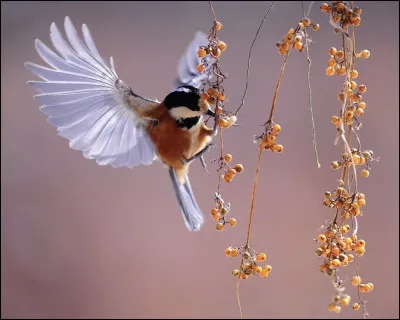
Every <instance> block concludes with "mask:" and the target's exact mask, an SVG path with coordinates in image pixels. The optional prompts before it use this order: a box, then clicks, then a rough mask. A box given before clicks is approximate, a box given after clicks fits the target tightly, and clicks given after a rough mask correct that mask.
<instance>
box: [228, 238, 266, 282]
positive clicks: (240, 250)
mask: <svg viewBox="0 0 400 320" xmlns="http://www.w3.org/2000/svg"><path fill="white" fill-rule="evenodd" d="M225 255H226V256H227V257H233V258H235V257H237V256H238V255H241V256H242V263H241V266H240V270H239V269H235V270H233V271H232V274H233V276H235V277H237V276H239V278H240V279H241V280H246V279H247V278H248V277H249V276H251V275H259V276H260V277H262V278H266V277H268V275H269V273H270V272H271V270H272V267H271V266H270V265H266V266H265V267H264V268H262V267H261V266H260V265H259V263H260V262H265V260H266V259H267V255H266V254H265V253H264V252H261V253H257V252H256V251H255V250H253V249H251V248H250V247H248V246H247V247H246V246H242V247H237V248H232V247H228V248H226V249H225Z"/></svg>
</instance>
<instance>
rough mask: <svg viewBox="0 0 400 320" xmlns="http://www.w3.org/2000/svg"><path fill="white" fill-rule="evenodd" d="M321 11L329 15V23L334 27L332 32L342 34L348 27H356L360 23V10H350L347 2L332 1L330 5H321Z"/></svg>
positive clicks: (357, 8) (356, 8)
mask: <svg viewBox="0 0 400 320" xmlns="http://www.w3.org/2000/svg"><path fill="white" fill-rule="evenodd" d="M320 8H321V10H322V11H324V12H326V13H328V14H329V15H330V22H331V24H332V25H333V26H334V27H335V29H334V32H335V33H339V32H343V30H344V29H347V28H348V27H349V26H350V25H353V26H355V27H358V26H359V25H360V23H361V17H360V15H361V12H362V10H361V8H359V7H355V8H351V7H350V6H349V5H348V2H347V1H332V5H331V6H329V5H328V4H327V3H323V4H321V7H320Z"/></svg>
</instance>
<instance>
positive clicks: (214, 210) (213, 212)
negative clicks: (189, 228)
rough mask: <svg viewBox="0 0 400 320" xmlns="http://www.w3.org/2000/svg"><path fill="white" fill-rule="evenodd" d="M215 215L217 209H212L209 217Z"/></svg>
mask: <svg viewBox="0 0 400 320" xmlns="http://www.w3.org/2000/svg"><path fill="white" fill-rule="evenodd" d="M216 214H218V209H217V208H212V209H211V215H212V216H215V215H216Z"/></svg>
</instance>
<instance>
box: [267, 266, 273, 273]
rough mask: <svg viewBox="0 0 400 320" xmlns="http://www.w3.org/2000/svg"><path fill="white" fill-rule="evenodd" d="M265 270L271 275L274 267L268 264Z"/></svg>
mask: <svg viewBox="0 0 400 320" xmlns="http://www.w3.org/2000/svg"><path fill="white" fill-rule="evenodd" d="M265 270H266V271H267V272H268V273H270V272H271V271H272V267H271V266H270V265H269V264H268V265H266V266H265Z"/></svg>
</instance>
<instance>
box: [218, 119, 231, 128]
mask: <svg viewBox="0 0 400 320" xmlns="http://www.w3.org/2000/svg"><path fill="white" fill-rule="evenodd" d="M218 125H219V126H220V127H221V128H228V127H229V121H227V120H225V119H219V120H218Z"/></svg>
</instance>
